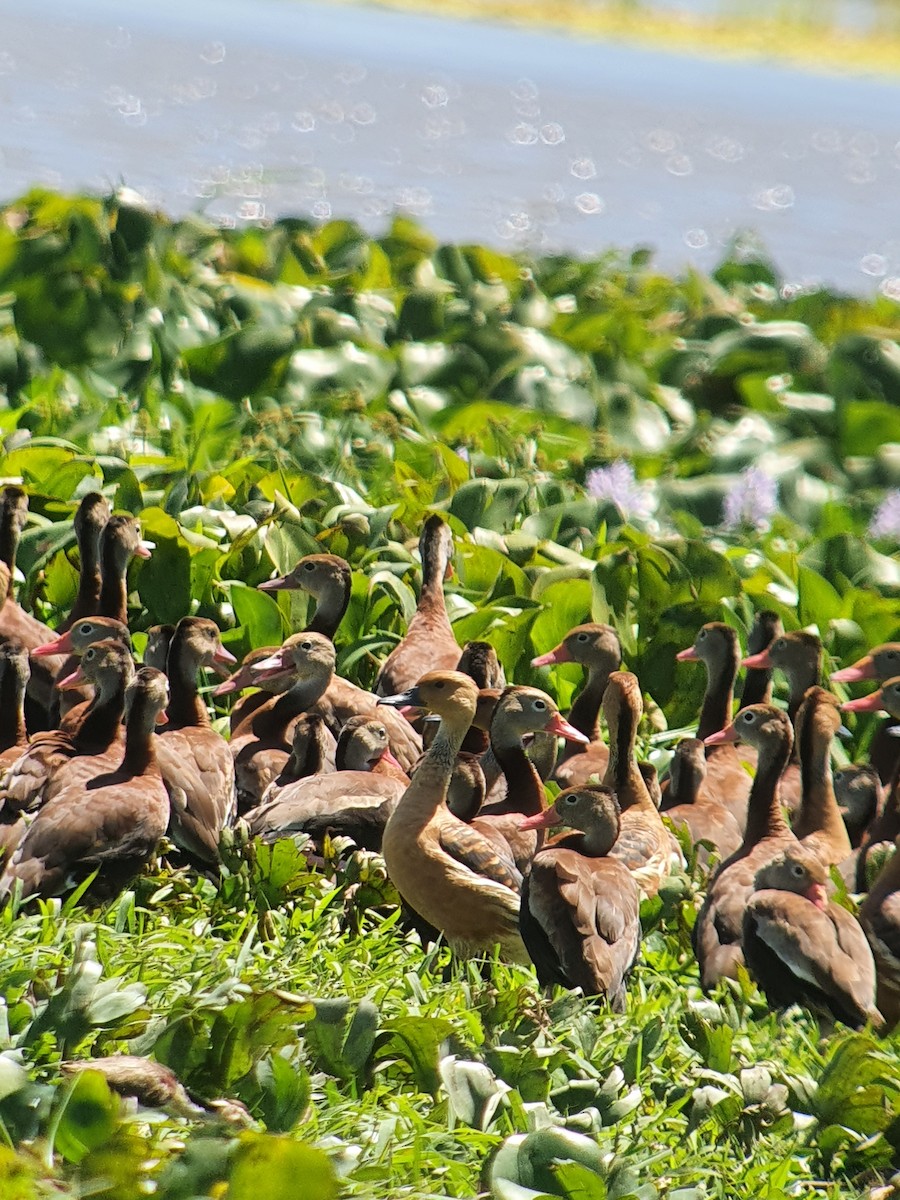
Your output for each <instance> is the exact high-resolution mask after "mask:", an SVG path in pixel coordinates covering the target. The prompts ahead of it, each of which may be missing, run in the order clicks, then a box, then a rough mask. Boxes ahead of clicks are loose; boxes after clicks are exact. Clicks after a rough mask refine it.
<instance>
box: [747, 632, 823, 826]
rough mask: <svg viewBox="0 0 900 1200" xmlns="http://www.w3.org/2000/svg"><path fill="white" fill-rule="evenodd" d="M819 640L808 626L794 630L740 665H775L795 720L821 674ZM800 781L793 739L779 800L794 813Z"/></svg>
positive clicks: (751, 667) (800, 791) (768, 667)
mask: <svg viewBox="0 0 900 1200" xmlns="http://www.w3.org/2000/svg"><path fill="white" fill-rule="evenodd" d="M822 658H823V649H822V639H821V638H820V637H819V635H818V634H817V633H812V632H810V631H809V630H807V629H794V630H791V632H790V633H783V634H781V635H780V636H779V637H777V638H775V640H774V641H773V642H772V644H771V645H770V646H769V647H768V649H766V650H763V651H762V652H761V653H759V654H751V655H748V656H747V657H746V658H745V659H744V661H743V662H742V664H741V665H742V666H744V667H747V668H748V669H749V670H771V669H772V667H777V668H778V669H779V670H780V671H781V672H782V673H783V674H784V675H786V676H787V681H788V706H787V711H788V716H789V717H790V719H791V720H792V721H796V719H797V713H798V712H799V711H800V705H801V704H802V703H803V698H804V696H805V695H806V693H807V692H808V691H809V689H810V688H811V687H815V686H816V685H817V684H818V682H819V678H820V676H821V674H822ZM802 796H803V781H802V778H801V772H800V747H799V741H798V740H797V739H795V741H794V750H793V756H792V758H791V762H790V764H789V766H788V769H787V770H786V771H785V773H784V778H783V779H782V781H781V802H782V804H783V805H784V806H785V808H786V809H787V810H788V812H789V813H790V814H791V815H792V816H793V815H794V813H796V811H797V809H798V808H799V807H800V801H801V798H802Z"/></svg>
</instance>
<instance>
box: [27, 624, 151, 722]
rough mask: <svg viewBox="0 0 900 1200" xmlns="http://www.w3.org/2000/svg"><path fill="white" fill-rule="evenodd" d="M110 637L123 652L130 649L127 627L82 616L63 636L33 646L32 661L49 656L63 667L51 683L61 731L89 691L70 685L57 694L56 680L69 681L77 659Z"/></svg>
mask: <svg viewBox="0 0 900 1200" xmlns="http://www.w3.org/2000/svg"><path fill="white" fill-rule="evenodd" d="M110 638H111V639H113V640H114V641H117V642H120V643H121V645H122V646H124V647H125V649H126V650H131V634H130V633H129V632H128V626H127V625H125V624H124V623H123V622H122V621H118V620H116V619H115V617H99V616H98V617H82V618H81V620H80V621H76V622H75V624H74V625H71V626H70V627H69V629H67V630H66V632H65V633H63V634H61V635H60V636H59V637H55V638H53V640H52V641H49V642H45V643H44V644H43V645H42V646H36V647H35V648H34V649H33V650H32V651H31V657H32V660H34V659H43V658H45V657H52V658H53V659H54V660H59V661H61V662H63V667H62V669H61V670H60V673H59V674H58V675H57V676H56V679H55V680H54V708H55V709H56V710H57V712H58V722H57V723H58V726H59V728H60V729H63V730H69V729H70V727H71V721H70V716H69V714H70V713H71V712H72V710H73V709H75V708H77V707H78V706H79V705H81V704H83V703H85V702H86V701H89V700H90V688H89V686H88V685H87V683H86V682H85V683H84V684H82V685H80V686H79V685H78V684H73V683H71V682H70V683H69V684H68V686H67V687H66V688H64V689H63V690H62V691H61V692H60V691H59V689H58V686H57V682H56V681H57V680H63V679H69V680H70V681H71V676H72V674H73V672H74V671H76V670H77V668H78V663H79V659H80V657H81V655H82V654H83V653H84V651H85V650H86V649H87V648H88V646H92V645H94V643H96V642H102V641H106V640H107V639H110Z"/></svg>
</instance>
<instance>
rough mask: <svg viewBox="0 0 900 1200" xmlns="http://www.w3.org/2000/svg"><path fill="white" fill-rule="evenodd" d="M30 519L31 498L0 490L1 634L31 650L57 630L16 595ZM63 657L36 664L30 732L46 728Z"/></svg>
mask: <svg viewBox="0 0 900 1200" xmlns="http://www.w3.org/2000/svg"><path fill="white" fill-rule="evenodd" d="M27 520H28V497H27V496H26V495H25V493H24V492H23V491H22V489H21V488H18V487H14V486H12V485H8V486H7V487H5V488H3V489H2V491H0V636H2V637H6V638H9V639H10V640H11V641H15V642H19V643H20V644H21V645H22V646H24V647H25V649H26V650H28V651H29V653H30V652H31V651H32V650H33V649H34V648H35V646H40V645H42V644H43V643H44V642H46V641H49V639H50V638H52V637H53V630H52V629H50V628H49V627H48V626H47V625H45V624H44V623H43V622H42V621H38V620H37V618H36V617H33V616H32V615H31V613H29V612H26V611H25V609H24V608H22V606H21V604H19V603H18V602H17V601H16V599H15V597H14V595H13V573H14V572H15V569H16V554H17V552H18V547H19V537H20V535H21V533H22V529H23V528H24V526H25V522H26V521H27ZM62 665H63V660H62V659H61V658H56V659H46V660H45V661H43V662H36V663H32V666H31V675H30V677H29V680H28V690H27V692H26V718H27V724H28V729H29V732H32V731H35V730H41V729H46V728H47V726H48V714H49V712H50V703H51V700H52V696H53V679H54V677H55V675H56V672H57V671H58V670H59V669H60V667H61V666H62Z"/></svg>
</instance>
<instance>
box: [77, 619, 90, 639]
mask: <svg viewBox="0 0 900 1200" xmlns="http://www.w3.org/2000/svg"><path fill="white" fill-rule="evenodd" d="M78 632H79V633H80V634H81V636H82V637H90V635H91V634H92V633H93V632H94V627H93V625H89V624H88V623H87V622H85V623H84V625H80V626H79V628H78Z"/></svg>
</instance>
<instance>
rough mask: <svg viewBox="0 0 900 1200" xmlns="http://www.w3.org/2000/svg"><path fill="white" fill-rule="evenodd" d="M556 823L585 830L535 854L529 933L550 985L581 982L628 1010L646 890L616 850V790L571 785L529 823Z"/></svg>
mask: <svg viewBox="0 0 900 1200" xmlns="http://www.w3.org/2000/svg"><path fill="white" fill-rule="evenodd" d="M556 825H567V826H568V827H569V828H570V829H574V830H577V831H578V832H576V833H573V834H569V835H567V836H566V837H562V838H557V839H556V840H555V841H554V842H552V843H551V844H550V845H549V846H544V848H543V849H542V850H539V851H538V852H537V854H536V855H535V858H534V862H533V864H532V867H531V873H530V875H529V876H528V878H527V879H526V880H525V882H524V883H523V885H522V904H521V910H520V914H519V928H520V930H521V933H522V940H523V941H524V942H525V945H526V947H527V949H528V953H529V954H530V955H531V959H532V961H533V963H534V965H535V968H536V970H537V975H538V979H539V980H540V981H541V983H542V984H543V985H544V986H545V987H547V986H552V985H553V984H561V985H562V986H563V987H567V988H575V987H580V988H581V990H582V991H583V992H584V994H585V995H586V996H603V997H605V998H606V999H607V1000H608V1001H609V1004H610V1007H611V1008H612V1009H613V1010H614V1011H616V1012H622V1011H623V1010H624V1008H625V980H626V979H627V977H628V973H629V972H630V971H631V968H632V967H633V966H634V962H635V960H636V958H637V956H638V951H639V950H640V945H641V921H640V901H641V897H640V889H639V888H638V885H637V883H636V882H635V879H634V876H633V875H632V873H631V872H630V871H629V870H628V868H627V867H625V866H624V865H623V864H622V863H621V862H618V861H617V860H616V859H614V858H611V857H610V851H611V850H612V848H613V846H614V845H615V843H616V838H617V837H618V836H619V825H620V813H619V805H618V801H617V800H616V797H615V793H614V792H613V791H612V790H611V789H610V788H608V787H606V786H605V785H603V784H595V785H593V786H591V787H576V788H566V790H565V791H562V792H560V793H559V795H558V796H557V797H556V800H555V801H554V802H553V804H552V805H551V807H550V808H548V809H546V810H545V811H544V812H541V813H538V814H536V815H535V816H533V817H529V818H528V819H527V820H526V821H525V822H523V827H525V828H526V829H528V830H532V829H535V830H543V829H547V828H552V827H553V826H556Z"/></svg>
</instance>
